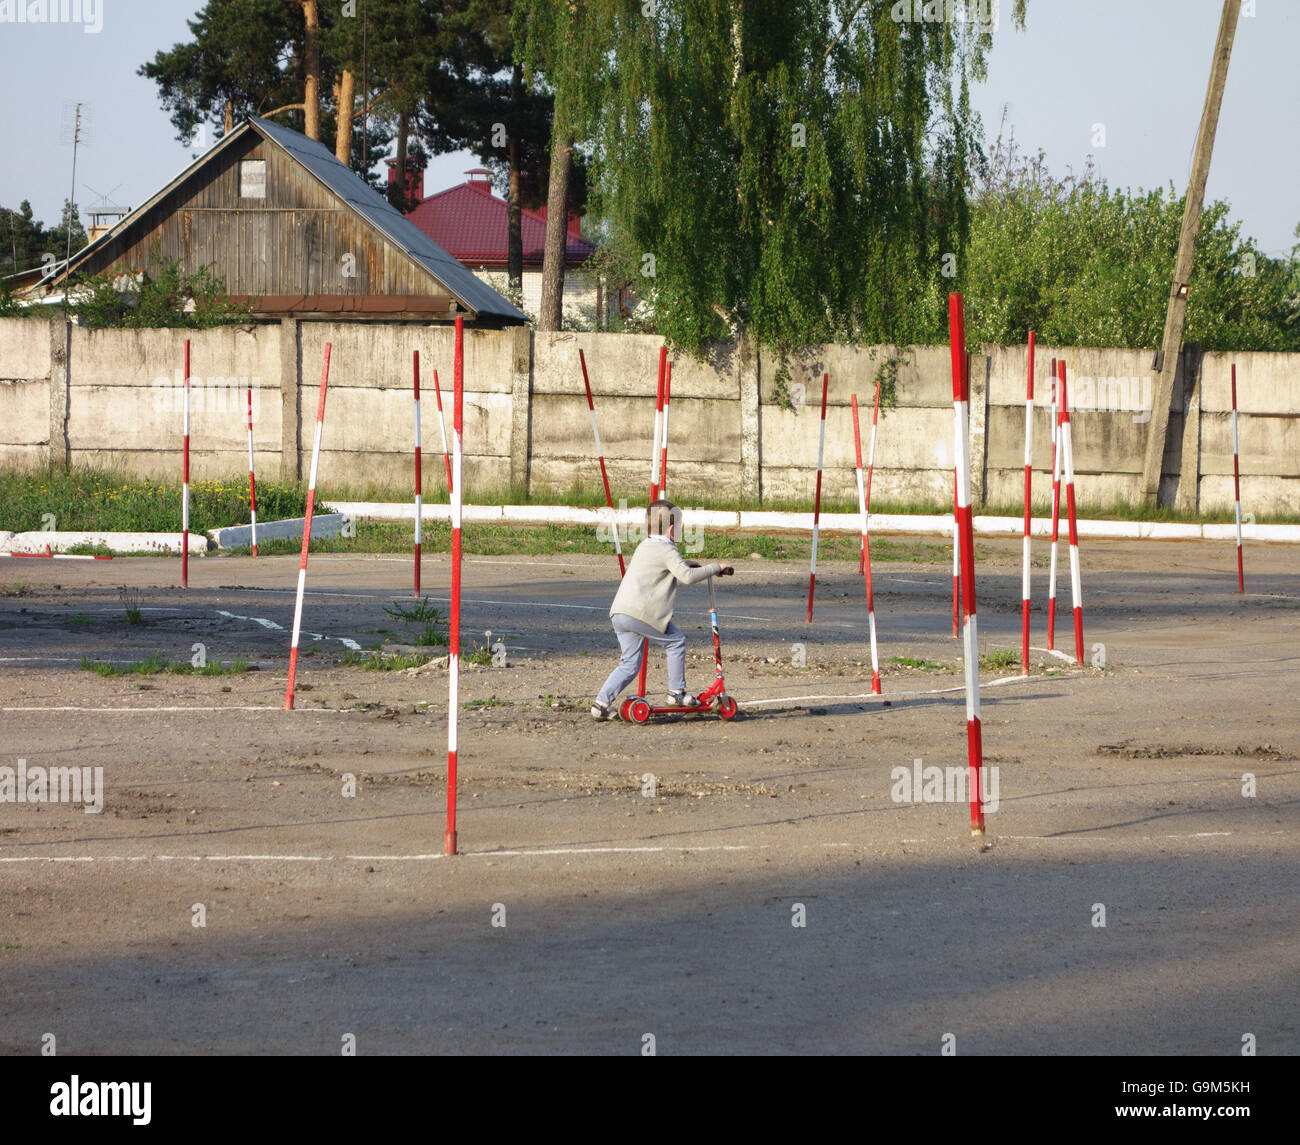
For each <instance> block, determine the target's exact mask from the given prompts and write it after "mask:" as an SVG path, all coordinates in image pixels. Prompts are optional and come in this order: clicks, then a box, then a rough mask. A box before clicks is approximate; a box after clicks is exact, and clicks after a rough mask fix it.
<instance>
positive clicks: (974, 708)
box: [948, 293, 984, 835]
mask: <svg viewBox="0 0 1300 1145" xmlns="http://www.w3.org/2000/svg"><path fill="white" fill-rule="evenodd" d="M948 336H949V339H950V341H951V354H952V406H953V446H954V450H955V453H956V457H957V513H956V516H957V534H958V542H959V544H960V547H961V595H962V646H963V651H964V653H965V660H966V748H967V757H968V766H969V771H968V773H967V777H968V778H967V782H968V784H969V786H970V833H971V834H972V835H983V834H984V789H983V786H982V780H983V770H984V742H983V735H982V732H981V729H980V675H979V671H980V669H979V634H978V631H977V629H976V624H975V531H974V522H973V520H972V517H971V503H970V499H971V482H970V397H969V395H970V388H969V380H968V378H967V375H966V321H965V315H964V314H963V312H962V299H961V295H960V294H959V293H953V294H950V295H948Z"/></svg>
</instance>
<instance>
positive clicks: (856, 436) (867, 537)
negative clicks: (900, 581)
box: [851, 382, 880, 696]
mask: <svg viewBox="0 0 1300 1145" xmlns="http://www.w3.org/2000/svg"><path fill="white" fill-rule="evenodd" d="M851 400H852V403H853V453H854V456H855V458H856V459H857V466H856V473H857V479H858V520H859V523H860V524H861V526H862V554H863V556H862V566H863V570H864V571H863V577H864V578H865V580H866V587H867V631H868V633H869V634H870V636H871V690H872V692H874V693H875V694H876V695H877V696H878V695H880V659H879V657H878V655H877V653H876V602H875V598H874V596H873V594H872V591H871V508H870V497H871V492H870V473H871V467H870V462H868V466H867V473H868V484H867V487H866V488H865V489H864V488H863V485H862V433H861V431H860V430H859V428H858V395H857V394H853V395H851ZM876 404H877V408H879V404H880V383H879V382H877V383H876ZM875 447H876V425H875V422H874V421H873V422H872V423H871V448H870V449H869V451H868V454H867V456H868V458H870V456H871V454H872V453H874V452H875Z"/></svg>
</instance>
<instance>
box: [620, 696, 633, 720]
mask: <svg viewBox="0 0 1300 1145" xmlns="http://www.w3.org/2000/svg"><path fill="white" fill-rule="evenodd" d="M631 706H632V698H631V697H630V696H629V697H628V698H627V699H626V700H624V701H623V702H622V703H621V704H620V705H619V706H618V714H619V715H620V716H622V717H623V721H624V722H625V723H626V722H627V721H629V720H631V718H632V717H631V716H629V715H628V714H627V710H628V708H630V707H631Z"/></svg>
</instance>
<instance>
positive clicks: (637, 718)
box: [627, 696, 650, 724]
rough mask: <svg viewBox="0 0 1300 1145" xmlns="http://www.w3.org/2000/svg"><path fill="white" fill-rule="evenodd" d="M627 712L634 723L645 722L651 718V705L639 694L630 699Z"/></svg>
mask: <svg viewBox="0 0 1300 1145" xmlns="http://www.w3.org/2000/svg"><path fill="white" fill-rule="evenodd" d="M627 714H628V716H629V717H630V718H631V720H632V722H633V723H634V724H643V723H645V722H646V721H647V720H648V719H649V718H650V705H649V704H648V703H647V702H646V701H645V700H643V699H642V698H641V697H640V696H637V697H636V699H634V700H629V701H628V705H627Z"/></svg>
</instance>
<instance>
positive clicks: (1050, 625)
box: [1047, 358, 1061, 652]
mask: <svg viewBox="0 0 1300 1145" xmlns="http://www.w3.org/2000/svg"><path fill="white" fill-rule="evenodd" d="M1056 375H1057V370H1056V359H1055V358H1053V359H1052V555H1051V559H1050V563H1049V565H1048V571H1047V650H1048V651H1049V652H1050V651H1052V650H1053V649H1054V648H1055V647H1056V542H1057V539H1058V538H1059V537H1060V535H1061V451H1060V448H1059V446H1060V444H1061V425H1060V416H1061V415H1060V407H1061V384H1060V382H1058V381H1057V377H1056Z"/></svg>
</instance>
